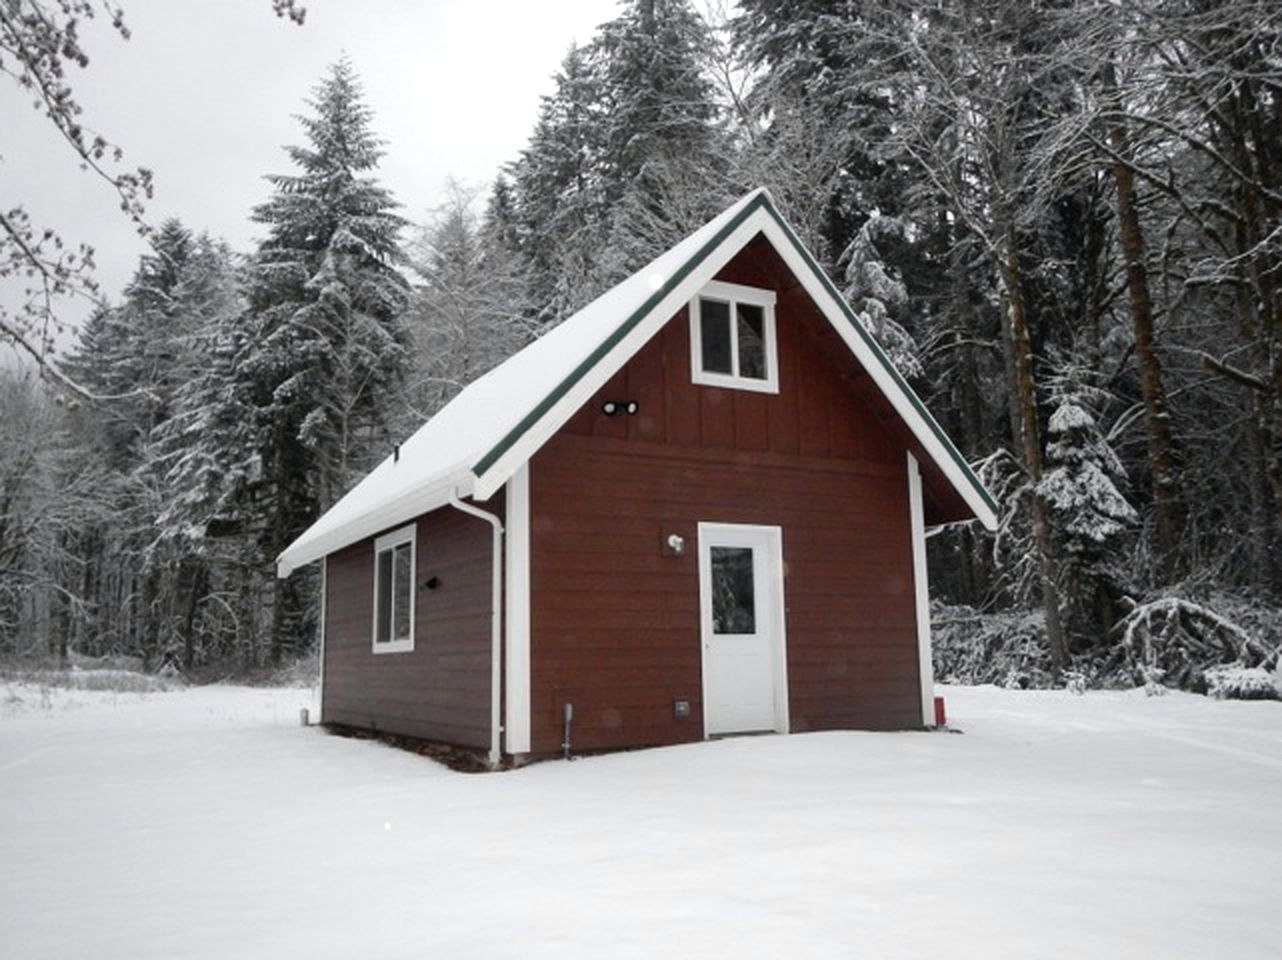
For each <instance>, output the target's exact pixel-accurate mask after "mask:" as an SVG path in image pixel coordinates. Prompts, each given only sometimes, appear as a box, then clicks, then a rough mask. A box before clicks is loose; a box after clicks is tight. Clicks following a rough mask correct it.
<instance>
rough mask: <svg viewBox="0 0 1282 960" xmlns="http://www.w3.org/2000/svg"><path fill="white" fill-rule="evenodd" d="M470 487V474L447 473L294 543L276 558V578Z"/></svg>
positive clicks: (434, 505)
mask: <svg viewBox="0 0 1282 960" xmlns="http://www.w3.org/2000/svg"><path fill="white" fill-rule="evenodd" d="M470 486H471V473H470V471H464V472H463V473H462V474H459V473H457V472H455V473H451V474H450V475H449V476H448V477H446V478H445V479H443V480H438V481H437V482H436V483H434V484H432V485H431V486H429V487H424V488H421V489H410V490H407V491H405V492H404V493H402V494H401V495H400V496H398V497H397V498H396V499H394V500H389V501H388V502H387V503H384V504H382V505H381V506H379V507H378V508H377V509H375V510H371V511H370V512H369V513H364V514H361V515H359V516H357V517H355V518H354V519H352V520H350V521H349V522H347V523H344V524H341V525H339V526H336V527H334V528H333V529H332V530H329V531H326V532H325V533H322V534H320V535H318V536H315V537H313V538H311V539H302V538H300V539H299V540H296V541H294V542H293V543H292V544H290V545H289V546H288V547H287V548H285V550H284V551H282V552H281V554H280V556H278V557H277V558H276V576H277V577H280V578H281V579H284V578H285V577H288V576H289V575H290V574H291V573H293V572H294V571H295V570H297V569H298V568H299V567H302V566H306V565H307V564H309V563H312V562H313V561H315V560H319V559H321V557H325V556H328V555H329V554H331V553H333V552H334V551H335V550H341V549H343V548H344V547H347V546H350V545H351V544H353V543H356V542H357V541H360V540H364V539H365V538H366V537H372V536H373V535H374V534H376V533H381V532H382V531H384V530H386V529H388V528H389V527H394V526H396V525H397V524H399V523H404V522H405V521H406V520H412V519H413V518H414V517H417V516H420V515H422V514H424V513H428V512H429V511H432V510H436V509H437V508H438V507H443V506H445V505H446V504H447V503H449V502H450V494H451V493H452V492H453V491H455V490H458V491H460V495H461V496H467V495H468V490H469V488H470ZM340 502H341V501H340Z"/></svg>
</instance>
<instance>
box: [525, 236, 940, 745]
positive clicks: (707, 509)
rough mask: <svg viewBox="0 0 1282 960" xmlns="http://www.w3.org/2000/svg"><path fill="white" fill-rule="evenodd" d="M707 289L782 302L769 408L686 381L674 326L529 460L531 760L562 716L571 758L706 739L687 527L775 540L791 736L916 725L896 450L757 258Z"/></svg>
mask: <svg viewBox="0 0 1282 960" xmlns="http://www.w3.org/2000/svg"><path fill="white" fill-rule="evenodd" d="M720 279H723V280H729V281H732V282H739V283H747V284H751V285H754V286H759V287H770V288H774V289H776V290H777V291H778V293H779V303H778V309H777V320H778V347H779V362H780V392H779V394H778V395H763V394H752V393H745V392H742V391H733V390H720V389H716V388H710V387H703V386H696V385H694V384H692V383H691V382H690V345H689V337H688V331H689V320H688V317H687V315H686V313H685V311H681V312H680V313H679V314H678V315H677V316H676V317H675V318H674V319H673V320H672V321H671V322H669V323H668V324H667V325H666V326H665V327H664V328H663V330H662V331H661V332H660V333H659V334H657V335H656V336H655V338H654V339H653V340H652V341H651V342H650V343H649V344H647V345H646V346H645V347H644V348H642V350H641V351H640V352H639V353H638V354H637V355H636V356H635V357H634V358H633V359H632V360H631V361H630V362H629V363H628V364H627V365H626V366H625V367H624V369H623V370H621V371H620V372H619V373H618V374H617V375H616V376H615V377H613V378H612V379H611V381H610V383H609V384H607V385H606V387H605V388H603V389H602V390H601V391H600V393H599V394H598V396H596V397H594V398H593V400H591V401H590V402H589V403H587V404H586V405H585V406H584V408H583V409H582V410H581V411H580V412H579V413H578V414H576V415H575V416H574V417H573V418H572V419H571V420H570V421H569V422H568V423H567V424H566V426H565V427H564V428H563V429H562V430H561V432H560V433H558V434H557V436H555V437H554V438H553V439H552V440H551V441H550V442H549V443H548V444H547V445H546V446H545V447H544V448H543V449H542V450H540V451H539V452H538V453H537V454H536V455H535V457H534V458H533V460H532V463H531V470H530V496H531V567H532V574H531V578H532V582H531V586H532V609H531V654H532V657H531V659H532V668H531V671H532V672H531V689H532V717H531V720H532V735H533V741H532V745H533V750H534V752H536V753H548V752H552V751H554V750H556V749H557V747H558V746H559V744H560V742H561V738H562V709H563V705H564V704H565V703H573V704H574V706H575V714H574V729H573V743H574V746H575V748H576V749H592V748H608V747H621V746H635V745H644V744H652V743H676V742H682V741H687V740H698V739H701V738H702V736H703V729H702V721H701V717H702V703H701V691H702V679H701V673H700V669H701V668H700V637H699V585H698V566H697V556H698V552H697V543H696V532H697V525H698V523H699V522H701V521H704V522H720V523H751V524H765V525H772V526H779V527H781V528H782V531H783V557H784V566H785V578H784V593H785V603H786V607H787V610H786V614H785V621H786V630H787V642H788V671H789V699H790V708H791V725H792V729H794V730H817V729H832V728H849V727H856V728H872V729H890V728H903V727H911V726H918V725H920V722H921V716H920V693H919V686H918V673H917V670H918V666H917V650H916V621H915V607H914V599H913V588H912V556H911V542H910V537H909V516H908V499H907V477H906V469H905V465H904V445H903V442H902V440H901V439H897V436H896V434H895V432H894V427H893V424H887V423H885V422H883V419H882V417H883V415H882V414H878V413H877V412H876V411H874V410H873V408H872V407H871V406H870V405H869V404H868V403H867V401H866V400H865V399H863V397H862V394H861V393H860V391H859V390H857V389H855V385H856V384H857V383H858V382H860V379H861V378H862V377H863V373H862V371H860V370H859V369H858V368H857V365H856V364H855V362H854V360H853V359H850V360H847V359H846V358H847V357H848V356H849V352H848V351H847V350H846V348H845V347H844V346H843V345H841V344H840V343H838V344H837V345H836V346H837V348H839V349H835V348H834V346H833V344H832V341H831V336H830V335H828V334H826V333H825V327H824V324H825V321H823V320H822V318H821V317H819V316H818V314H817V312H816V311H815V309H814V307H813V304H811V303H810V301H809V299H808V298H806V297H805V296H804V294H803V293H801V292H800V290H799V288H797V287H796V284H795V281H794V280H793V279H792V278H791V275H790V274H788V272H787V270H786V268H784V267H783V266H782V264H781V263H780V262H779V261H778V258H777V257H775V256H774V254H773V252H772V251H769V249H768V248H766V249H765V250H762V249H761V247H760V244H756V245H752V246H750V247H749V248H748V250H747V251H745V253H743V254H741V255H740V256H739V257H738V258H736V260H735V261H734V262H732V263H731V265H730V266H729V267H728V268H727V269H726V270H725V271H723V272H722V274H721V275H720ZM606 399H614V400H628V399H635V400H637V402H638V404H639V407H640V409H639V411H638V413H637V414H636V415H635V416H632V417H628V416H615V417H605V416H604V415H603V414H601V412H600V404H601V402H602V401H603V400H606ZM672 533H677V534H680V535H681V536H683V537H684V538H685V540H686V543H687V549H686V552H685V553H684V555H681V556H675V555H672V554H671V552H670V551H667V550H665V548H664V541H665V538H666V537H667V536H668V535H669V534H672ZM677 699H688V700H689V701H690V704H691V710H690V717H689V718H688V719H684V720H678V719H676V718H675V716H674V711H673V701H674V700H677Z"/></svg>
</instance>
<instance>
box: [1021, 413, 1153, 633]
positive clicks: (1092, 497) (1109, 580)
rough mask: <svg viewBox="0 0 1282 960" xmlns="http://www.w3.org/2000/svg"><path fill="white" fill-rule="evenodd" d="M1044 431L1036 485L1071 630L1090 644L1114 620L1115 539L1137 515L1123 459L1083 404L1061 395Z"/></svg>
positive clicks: (1116, 586)
mask: <svg viewBox="0 0 1282 960" xmlns="http://www.w3.org/2000/svg"><path fill="white" fill-rule="evenodd" d="M1046 434H1047V445H1046V471H1045V473H1043V474H1042V480H1041V484H1040V486H1039V491H1040V493H1041V495H1042V497H1043V498H1044V499H1045V501H1046V504H1047V505H1048V506H1049V508H1050V512H1051V519H1052V523H1053V524H1054V527H1055V530H1056V532H1057V533H1058V538H1059V543H1060V548H1061V557H1062V559H1063V564H1064V566H1063V570H1062V571H1061V573H1062V578H1063V580H1064V582H1065V585H1066V587H1067V589H1066V590H1065V591H1064V596H1065V598H1066V599H1065V605H1066V606H1067V607H1068V608H1069V609H1068V610H1067V611H1066V613H1067V614H1068V616H1067V621H1068V627H1069V632H1070V634H1073V635H1075V637H1076V639H1077V641H1078V643H1079V645H1085V646H1095V645H1097V644H1099V643H1101V642H1102V640H1103V636H1102V632H1105V631H1107V630H1108V628H1109V627H1110V626H1111V624H1112V622H1113V620H1114V617H1113V616H1112V613H1113V610H1112V602H1113V600H1114V599H1116V597H1117V596H1118V594H1119V592H1120V587H1119V583H1120V581H1121V579H1122V573H1121V570H1120V569H1119V566H1120V565H1119V558H1120V549H1119V546H1120V540H1121V538H1122V536H1123V535H1124V534H1125V533H1126V531H1127V529H1128V528H1129V527H1131V526H1132V525H1134V523H1135V522H1136V520H1137V519H1138V516H1137V514H1136V512H1135V509H1134V507H1132V506H1131V504H1130V502H1129V501H1128V500H1127V499H1126V497H1125V496H1124V495H1123V494H1122V492H1121V489H1120V488H1121V487H1122V486H1124V485H1125V481H1126V473H1125V470H1124V469H1123V467H1122V463H1121V461H1120V460H1119V459H1118V458H1117V454H1116V453H1114V452H1113V449H1112V447H1110V446H1109V445H1108V442H1107V441H1106V440H1105V439H1104V436H1103V435H1102V434H1101V432H1100V430H1099V427H1098V425H1097V424H1096V421H1095V417H1094V416H1092V414H1091V413H1090V412H1089V410H1088V409H1087V407H1086V405H1085V404H1084V403H1082V402H1081V401H1080V400H1079V399H1077V398H1075V397H1072V396H1066V397H1062V398H1061V399H1060V401H1059V404H1058V406H1056V408H1055V410H1054V412H1053V413H1052V414H1051V417H1050V421H1049V423H1048V424H1047V428H1046ZM1092 630H1094V631H1095V632H1096V635H1092V633H1091V631H1092Z"/></svg>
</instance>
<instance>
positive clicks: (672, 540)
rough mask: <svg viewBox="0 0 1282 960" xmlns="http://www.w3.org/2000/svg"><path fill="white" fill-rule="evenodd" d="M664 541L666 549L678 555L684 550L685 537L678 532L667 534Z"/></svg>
mask: <svg viewBox="0 0 1282 960" xmlns="http://www.w3.org/2000/svg"><path fill="white" fill-rule="evenodd" d="M665 542H666V543H667V545H668V549H669V550H671V551H672V552H673V553H675V554H677V555H678V556H679V555H680V554H683V553H685V552H686V538H685V537H683V536H681V534H679V533H670V534H668V539H667V540H666V541H665Z"/></svg>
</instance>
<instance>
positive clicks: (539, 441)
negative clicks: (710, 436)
mask: <svg viewBox="0 0 1282 960" xmlns="http://www.w3.org/2000/svg"><path fill="white" fill-rule="evenodd" d="M772 223H773V220H771V218H770V215H769V214H768V213H767V212H766V211H765V210H764V209H762V210H756V211H754V212H753V213H752V214H750V215H749V216H748V217H746V218H745V219H744V221H743V223H741V224H739V226H738V227H736V228H735V229H734V230H733V231H732V232H731V233H729V234H728V235H727V236H726V238H725V239H724V240H722V241H721V243H720V244H718V245H717V247H716V249H714V250H712V251H711V252H710V253H709V254H708V255H707V256H705V257H704V259H703V262H702V263H700V264H699V266H697V267H696V268H695V269H693V270H692V271H690V273H689V274H688V275H687V276H686V277H685V279H684V280H682V281H681V282H680V283H679V284H677V285H676V286H675V287H673V288H672V290H670V291H669V292H668V294H667V295H666V296H665V297H663V299H662V300H660V301H659V302H658V303H657V304H655V305H654V307H652V308H651V309H650V312H649V313H648V314H647V315H646V316H645V318H644V319H642V321H641V322H640V323H638V324H637V325H636V326H635V327H633V328H632V330H630V331H629V332H628V333H627V334H626V335H625V336H624V337H623V338H622V339H621V340H620V341H619V342H618V343H617V344H615V345H614V347H613V349H611V350H610V352H609V353H607V354H606V355H605V356H604V357H602V358H601V360H599V361H598V362H597V363H595V364H593V366H592V367H591V368H590V369H588V370H587V371H585V372H584V374H583V376H582V377H581V378H580V379H579V380H578V382H576V383H575V384H574V385H573V386H571V387H570V389H568V390H567V391H566V392H565V393H564V394H563V395H562V396H561V398H560V399H559V400H557V401H556V403H554V404H553V405H552V407H551V408H549V410H548V412H547V413H545V414H544V415H543V416H542V417H541V418H540V419H539V421H538V422H537V423H535V424H533V425H532V426H531V427H530V428H529V429H528V430H526V431H525V433H524V434H523V435H522V436H521V437H520V438H519V439H518V440H517V441H516V442H515V443H513V444H512V446H511V447H509V448H508V449H507V450H506V451H505V452H504V453H503V455H502V456H500V457H499V458H498V459H497V460H495V461H494V463H493V464H491V465H490V467H489V469H488V470H486V471H485V472H484V473H483V474H481V475H480V476H479V477H477V478H476V485H475V488H474V496H475V497H476V499H478V500H486V499H489V498H490V497H491V496H493V495H494V494H495V493H496V492H497V491H498V489H499V488H500V487H501V486H503V484H504V483H506V482H507V480H508V478H509V477H511V476H512V474H513V473H515V472H516V471H517V470H518V469H519V468H520V467H521V465H522V464H524V463H525V462H526V461H528V460H529V459H530V457H532V456H534V454H535V453H536V452H537V451H538V450H539V448H540V447H542V446H543V444H545V443H547V441H548V440H549V439H551V437H552V435H553V434H555V433H556V432H557V431H558V430H560V429H561V427H562V426H564V425H565V422H566V421H567V420H569V419H570V417H572V416H574V414H575V412H576V411H577V410H578V409H579V408H580V407H581V406H583V404H585V403H587V402H588V400H590V399H591V398H592V395H593V394H594V393H596V392H597V391H598V390H600V389H601V388H602V387H603V386H605V384H606V383H608V382H609V380H610V378H611V377H613V376H614V375H615V374H616V373H618V371H619V368H620V367H622V366H623V365H624V364H625V363H627V362H628V360H630V359H631V358H632V357H633V356H635V355H636V353H637V352H638V351H639V350H640V349H641V348H642V347H644V346H645V345H646V343H647V342H648V341H649V340H650V338H651V337H653V336H654V335H655V334H656V333H657V332H658V331H659V329H660V328H661V327H663V325H664V324H666V323H667V322H668V321H669V320H671V319H672V317H673V316H675V315H676V313H677V311H678V310H680V309H681V308H682V307H684V306H686V304H688V303H689V302H690V301H691V300H693V299H694V296H695V294H697V293H698V292H699V291H700V290H702V289H703V287H704V286H705V285H706V284H707V283H708V282H709V281H711V280H712V278H713V277H714V276H716V274H717V272H718V271H720V270H721V268H722V267H724V266H725V265H726V264H727V263H728V262H730V260H731V258H732V257H733V256H734V255H735V254H737V253H738V252H739V251H740V250H741V249H742V248H743V247H744V246H745V245H746V244H747V243H748V241H749V240H751V239H752V238H753V237H754V236H756V235H757V234H758V233H761V232H762V231H763V230H765V229H766V227H767V226H768V225H770V224H772ZM626 320H627V317H620V318H619V323H620V324H622V323H623V322H625V321H626Z"/></svg>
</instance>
